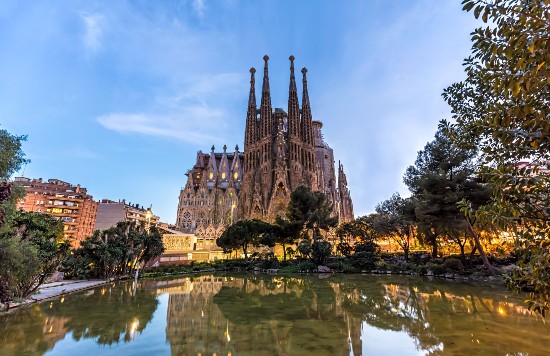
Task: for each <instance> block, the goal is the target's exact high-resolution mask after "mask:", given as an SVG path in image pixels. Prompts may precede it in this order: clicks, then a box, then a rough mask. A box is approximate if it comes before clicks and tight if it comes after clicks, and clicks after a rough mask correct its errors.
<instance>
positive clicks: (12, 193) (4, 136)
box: [0, 130, 30, 231]
mask: <svg viewBox="0 0 550 356" xmlns="http://www.w3.org/2000/svg"><path fill="white" fill-rule="evenodd" d="M26 140H27V136H17V135H12V134H10V133H9V132H8V131H6V130H0V231H2V228H3V227H4V226H6V224H7V221H6V220H7V219H8V218H9V217H10V216H13V214H14V213H15V205H16V200H17V199H18V198H21V197H23V195H24V191H23V189H21V188H19V187H17V186H14V185H13V184H12V183H10V182H9V179H10V177H11V176H12V174H14V173H15V172H17V171H18V170H19V169H21V166H22V165H24V164H26V163H28V162H30V161H29V160H28V159H26V158H25V153H24V152H23V149H22V144H23V142H24V141H26Z"/></svg>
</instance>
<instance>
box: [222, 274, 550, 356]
mask: <svg viewBox="0 0 550 356" xmlns="http://www.w3.org/2000/svg"><path fill="white" fill-rule="evenodd" d="M274 284H275V288H273V285H274ZM251 285H252V286H257V285H263V286H265V288H258V287H255V288H250V286H251ZM499 292H503V293H506V292H504V291H501V290H499V289H497V290H496V291H495V290H492V289H491V288H480V286H475V285H467V284H458V283H457V284H452V283H448V282H437V281H431V282H423V281H422V280H420V279H418V278H406V277H403V278H401V277H394V278H392V277H377V276H333V277H331V278H329V279H328V280H318V279H317V278H315V277H303V278H286V277H268V276H265V277H253V279H252V280H250V281H248V282H246V280H245V281H244V282H243V283H242V285H241V286H233V285H229V284H226V283H224V286H223V287H222V288H221V290H220V292H219V293H218V294H216V295H215V296H214V298H213V301H214V303H215V304H216V305H217V306H218V307H219V308H220V310H221V311H222V313H223V315H224V316H225V317H226V318H227V320H228V321H229V324H230V325H232V326H233V327H234V328H235V329H237V330H238V335H236V336H237V337H236V338H235V339H236V340H237V339H238V338H243V339H244V340H245V342H244V343H243V345H242V346H240V345H238V344H234V345H235V348H236V350H246V349H247V348H246V347H247V345H248V343H259V344H264V345H279V346H280V345H286V348H282V349H281V348H276V349H275V350H270V352H273V353H278V354H288V353H300V352H308V353H314V352H321V353H322V352H326V353H331V354H340V353H344V354H347V353H348V352H349V351H350V349H353V353H354V354H355V355H359V354H361V349H362V345H361V343H362V342H367V343H379V342H388V340H369V339H368V336H369V335H368V334H367V335H366V337H367V339H366V340H365V339H363V340H361V336H362V332H361V328H362V324H363V322H365V323H366V324H368V325H370V326H372V327H375V328H378V329H381V330H388V331H395V332H402V333H406V334H407V335H408V336H409V337H410V338H411V340H412V341H413V342H414V344H415V345H416V348H417V349H418V350H423V351H425V352H426V353H428V354H432V355H437V354H442V353H443V352H445V353H447V352H457V353H465V354H467V353H479V352H481V351H486V352H499V353H503V354H506V353H510V352H512V353H513V352H516V353H522V352H523V353H526V352H529V353H531V354H538V353H544V350H546V349H548V348H549V347H550V333H548V330H549V328H548V326H546V325H544V324H542V323H541V322H540V320H537V319H535V318H533V317H532V316H531V315H530V313H529V312H528V311H527V310H526V309H525V308H524V307H523V306H521V305H520V302H519V301H516V300H514V301H512V299H510V298H508V294H499ZM518 302H519V303H518ZM541 328H542V329H543V330H544V331H545V334H544V336H543V337H542V338H539V339H538V340H537V341H538V342H536V343H534V342H533V341H532V340H533V336H534V335H537V334H539V333H540V332H541ZM234 333H235V331H234ZM518 334H520V335H523V337H520V338H518ZM247 335H254V340H249V338H248V337H247ZM236 342H237V341H236ZM348 344H349V347H348ZM264 350H265V349H264ZM275 351H276V352H275Z"/></svg>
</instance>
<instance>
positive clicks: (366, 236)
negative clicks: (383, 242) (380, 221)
mask: <svg viewBox="0 0 550 356" xmlns="http://www.w3.org/2000/svg"><path fill="white" fill-rule="evenodd" d="M377 217H378V216H377V214H370V215H365V216H360V217H358V218H357V219H354V220H352V221H348V222H345V223H343V224H340V225H339V226H338V228H337V229H336V236H337V237H338V239H339V243H338V246H337V247H336V249H337V250H338V251H340V252H341V253H342V254H343V255H349V254H350V253H351V251H352V250H353V249H354V248H353V246H357V245H361V244H367V243H373V242H374V241H375V240H376V239H377V238H378V237H379V235H380V234H379V231H377V230H376V229H375V224H376V219H377Z"/></svg>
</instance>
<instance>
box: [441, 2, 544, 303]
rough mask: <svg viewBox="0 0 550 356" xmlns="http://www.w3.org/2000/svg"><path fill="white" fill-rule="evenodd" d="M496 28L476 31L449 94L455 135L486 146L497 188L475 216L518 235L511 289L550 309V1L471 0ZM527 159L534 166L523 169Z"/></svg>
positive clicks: (486, 167) (488, 175)
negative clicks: (527, 291) (527, 292)
mask: <svg viewBox="0 0 550 356" xmlns="http://www.w3.org/2000/svg"><path fill="white" fill-rule="evenodd" d="M463 4H464V10H466V11H473V12H474V16H475V17H476V18H478V17H480V16H481V19H482V20H483V21H484V22H488V23H490V26H488V27H486V28H483V27H481V28H478V29H476V30H475V31H474V32H473V33H472V42H473V45H472V53H471V56H470V57H468V58H467V59H466V60H465V63H464V65H465V71H466V75H467V77H466V79H465V80H464V81H462V82H460V83H455V84H453V85H451V86H450V87H449V88H447V89H446V90H445V91H444V93H443V97H444V98H445V100H446V101H447V102H448V103H449V105H450V106H451V108H452V111H453V113H454V115H453V117H454V119H455V120H456V123H455V124H453V125H449V127H448V128H447V131H448V134H449V135H450V137H451V138H453V140H455V141H456V142H457V143H458V144H460V145H462V146H463V147H472V146H474V145H479V146H480V148H481V152H482V158H483V166H482V167H481V169H480V173H481V174H482V175H483V177H484V179H485V180H486V181H487V182H488V183H489V184H490V187H491V189H492V193H493V195H492V199H491V202H490V203H489V204H487V205H485V206H483V207H481V208H480V209H477V210H476V211H475V212H474V214H475V217H476V218H477V219H480V220H482V221H484V222H491V223H495V224H498V226H499V227H500V228H501V229H508V230H512V231H518V234H517V248H518V249H519V251H520V255H521V256H522V258H521V260H520V262H519V263H518V267H519V269H518V270H517V271H516V272H515V273H513V274H512V275H511V276H510V286H512V287H515V288H522V287H523V286H530V288H532V295H531V301H530V302H529V306H530V307H531V308H532V309H533V310H536V311H537V312H540V313H544V312H545V311H547V310H549V309H550V303H549V300H548V295H550V284H549V283H548V279H549V277H548V276H549V275H550V268H548V257H547V256H548V254H549V247H548V245H545V241H546V240H547V238H548V236H550V211H549V210H548V209H547V207H548V206H550V194H549V188H548V187H550V175H549V174H548V173H544V167H545V166H547V165H548V162H549V161H550V123H549V121H548V115H550V79H549V73H550V33H549V29H550V26H548V18H549V13H550V10H549V5H550V1H548V0H506V1H498V0H464V1H463ZM521 160H528V161H530V162H531V163H530V164H529V165H518V162H519V161H521Z"/></svg>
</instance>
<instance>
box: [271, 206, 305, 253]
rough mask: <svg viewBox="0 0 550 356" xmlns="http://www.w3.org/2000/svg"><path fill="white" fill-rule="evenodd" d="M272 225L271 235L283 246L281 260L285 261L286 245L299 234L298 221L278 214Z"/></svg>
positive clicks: (292, 242) (291, 242)
mask: <svg viewBox="0 0 550 356" xmlns="http://www.w3.org/2000/svg"><path fill="white" fill-rule="evenodd" d="M272 227H273V235H274V236H275V242H276V243H278V244H280V245H281V246H282V248H283V260H284V261H286V255H287V248H286V246H287V245H292V244H294V242H295V241H296V240H297V239H298V238H299V236H300V230H301V226H300V224H299V223H296V222H292V221H289V220H286V219H283V218H282V217H280V216H278V215H277V216H276V217H275V224H273V225H272Z"/></svg>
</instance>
